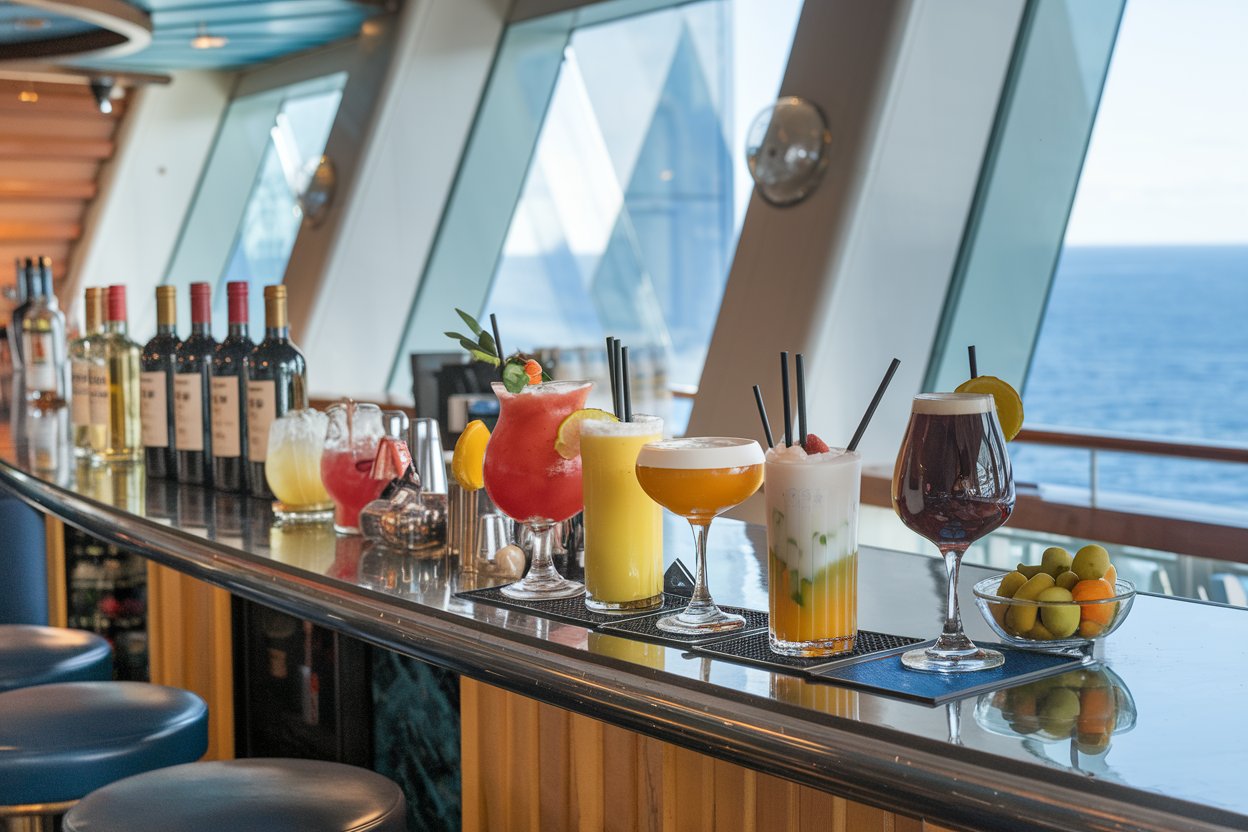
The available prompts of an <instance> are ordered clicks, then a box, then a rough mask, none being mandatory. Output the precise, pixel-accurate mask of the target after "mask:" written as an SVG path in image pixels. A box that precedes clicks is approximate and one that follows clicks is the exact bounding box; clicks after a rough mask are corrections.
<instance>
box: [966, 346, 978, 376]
mask: <svg viewBox="0 0 1248 832" xmlns="http://www.w3.org/2000/svg"><path fill="white" fill-rule="evenodd" d="M966 357H967V359H968V360H969V361H970V362H971V378H979V366H978V365H977V364H976V363H975V345H974V344H971V345H970V346H969V347H967V348H966Z"/></svg>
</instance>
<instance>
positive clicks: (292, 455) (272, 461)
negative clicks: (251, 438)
mask: <svg viewBox="0 0 1248 832" xmlns="http://www.w3.org/2000/svg"><path fill="white" fill-rule="evenodd" d="M328 432H329V417H328V416H326V415H325V414H324V413H321V412H320V411H317V410H312V409H310V408H308V409H303V410H291V411H289V412H287V413H286V414H285V415H283V416H281V417H280V418H277V419H274V420H273V422H272V424H270V425H269V444H268V452H267V456H266V457H265V463H264V478H265V480H266V481H267V482H268V484H269V490H270V491H272V492H273V496H275V497H277V502H275V503H274V504H273V513H274V515H276V517H277V519H278V521H279V522H281V523H319V522H324V521H327V520H330V519H331V518H332V517H333V516H334V503H333V501H332V500H330V498H329V492H327V491H326V490H325V484H324V483H323V482H322V481H321V452H322V450H323V448H324V446H325V435H326V433H328Z"/></svg>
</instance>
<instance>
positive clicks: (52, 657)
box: [0, 624, 113, 693]
mask: <svg viewBox="0 0 1248 832" xmlns="http://www.w3.org/2000/svg"><path fill="white" fill-rule="evenodd" d="M111 678H113V649H112V647H110V646H109V644H108V642H107V641H105V640H104V639H102V638H100V637H99V636H97V635H96V634H95V633H88V632H86V631H84V630H65V629H62V628H60V627H35V626H29V625H25V624H3V625H0V693H3V692H5V691H8V690H15V689H16V688H28V687H31V686H33V685H50V684H53V683H55V682H107V681H108V680H109V679H111Z"/></svg>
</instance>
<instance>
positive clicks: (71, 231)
mask: <svg viewBox="0 0 1248 832" xmlns="http://www.w3.org/2000/svg"><path fill="white" fill-rule="evenodd" d="M81 232H82V229H81V228H80V227H79V226H78V223H76V222H28V221H22V222H4V223H0V242H20V241H22V240H34V241H46V240H76V239H78V235H79V234H80V233H81Z"/></svg>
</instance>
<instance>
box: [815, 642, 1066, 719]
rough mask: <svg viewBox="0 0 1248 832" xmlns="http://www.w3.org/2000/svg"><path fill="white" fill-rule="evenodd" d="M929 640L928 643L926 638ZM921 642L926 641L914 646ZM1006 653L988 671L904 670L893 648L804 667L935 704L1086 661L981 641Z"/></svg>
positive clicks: (837, 680) (828, 676)
mask: <svg viewBox="0 0 1248 832" xmlns="http://www.w3.org/2000/svg"><path fill="white" fill-rule="evenodd" d="M929 643H930V642H929ZM916 646H926V645H916ZM984 646H985V647H991V648H992V649H993V650H1000V651H1001V652H1002V653H1003V654H1005V664H1003V665H1001V666H1000V667H994V668H993V669H992V670H980V671H976V672H974V673H926V672H923V671H918V670H908V669H906V668H905V667H903V666H902V664H901V655H900V654H898V653H893V654H891V655H888V656H881V657H879V658H874V659H871V658H869V659H865V660H863V661H861V662H855V663H853V664H841V665H837V666H835V667H830V668H827V669H824V670H818V669H812V670H809V671H807V672H808V673H809V674H810V675H811V676H813V677H814V678H816V679H821V680H826V681H829V682H835V683H836V684H838V685H848V686H850V687H855V688H862V689H864V690H869V691H871V692H872V693H884V694H887V695H889V696H897V697H900V698H902V699H911V700H914V701H916V702H923V703H925V704H928V705H939V704H941V703H942V702H947V701H948V700H950V699H961V698H962V697H964V696H974V695H975V694H977V693H983V692H984V691H987V690H994V689H996V688H1002V687H1008V686H1012V685H1017V684H1020V683H1022V682H1030V681H1031V680H1033V679H1039V678H1041V677H1044V676H1050V675H1052V674H1055V673H1061V672H1063V671H1066V670H1073V669H1075V668H1076V667H1079V666H1080V665H1082V664H1083V663H1084V662H1085V659H1084V658H1083V657H1082V656H1068V655H1059V654H1055V653H1037V652H1033V651H1030V650H1015V649H1014V648H1012V647H1006V646H1005V645H1003V644H985V645H984Z"/></svg>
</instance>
